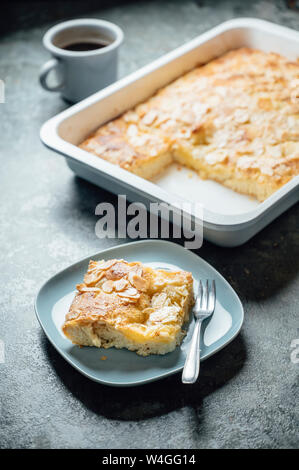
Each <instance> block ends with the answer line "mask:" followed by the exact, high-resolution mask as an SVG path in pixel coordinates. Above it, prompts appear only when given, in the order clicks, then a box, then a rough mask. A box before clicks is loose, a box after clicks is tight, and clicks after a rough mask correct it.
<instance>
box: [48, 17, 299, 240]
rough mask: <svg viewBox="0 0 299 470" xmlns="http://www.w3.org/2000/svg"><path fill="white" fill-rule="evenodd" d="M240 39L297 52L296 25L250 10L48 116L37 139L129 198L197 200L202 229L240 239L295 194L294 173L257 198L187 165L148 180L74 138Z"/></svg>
mask: <svg viewBox="0 0 299 470" xmlns="http://www.w3.org/2000/svg"><path fill="white" fill-rule="evenodd" d="M243 46H248V47H253V48H258V49H262V50H264V51H267V52H270V51H274V52H278V53H280V54H283V55H284V56H287V57H289V58H290V59H297V57H298V56H299V33H297V32H296V31H293V30H291V29H288V28H285V27H282V26H278V25H275V24H272V23H269V22H266V21H262V20H256V19H250V18H249V19H247V18H243V19H236V20H231V21H227V22H225V23H222V24H221V25H219V26H217V27H216V28H213V29H212V30H210V31H209V32H207V33H204V34H202V35H200V36H198V37H197V38H195V39H193V40H192V41H190V42H188V43H187V44H185V45H183V46H181V47H179V48H178V49H176V50H174V51H172V52H170V53H169V54H166V55H165V56H163V57H161V58H160V59H158V60H156V61H154V62H152V63H151V64H149V65H147V66H145V67H143V68H142V69H140V70H138V71H137V72H134V73H133V74H131V75H129V76H127V77H125V78H123V79H122V80H119V81H118V82H116V83H114V84H113V85H111V86H109V87H107V88H105V89H104V90H101V91H99V92H98V93H95V94H94V95H92V96H90V97H89V98H87V99H85V100H83V101H81V102H80V103H78V104H76V105H74V106H72V107H71V108H69V109H67V110H66V111H64V112H62V113H60V114H58V115H57V116H55V117H54V118H52V119H50V120H49V121H47V122H46V123H45V124H44V125H43V126H42V129H41V140H42V141H43V143H44V144H45V145H47V146H48V147H50V148H52V149H53V150H55V151H57V152H59V153H61V154H62V155H64V156H65V157H66V161H67V164H68V166H69V167H70V168H71V169H72V170H73V171H74V172H75V173H76V174H77V175H79V176H81V177H83V178H85V179H87V180H89V181H91V182H92V183H94V184H96V185H98V186H100V187H102V188H104V189H107V190H109V191H112V192H113V193H115V194H126V195H127V198H128V199H129V200H131V201H136V200H138V201H141V202H144V203H146V204H147V205H148V203H149V202H153V201H155V202H156V201H164V202H166V203H169V204H170V205H171V206H172V207H175V205H176V203H177V202H179V201H183V200H185V201H186V200H190V199H191V200H193V201H195V200H196V201H199V202H202V203H203V207H204V211H203V230H204V232H203V233H204V237H205V238H206V239H207V240H210V241H211V242H214V243H216V244H218V245H222V246H237V245H241V244H242V243H244V242H246V241H247V240H249V239H250V238H251V237H252V236H253V235H255V234H256V233H257V232H258V231H260V230H261V229H262V228H263V227H265V226H266V225H267V224H268V223H269V222H271V221H272V220H273V219H274V218H276V217H277V216H279V215H280V214H281V213H282V212H283V211H285V210H286V209H288V208H289V207H290V206H291V205H293V204H294V203H295V202H297V201H298V200H299V176H297V177H295V178H293V179H292V181H290V182H289V183H288V184H286V185H285V186H284V187H283V188H281V189H280V190H279V191H277V192H276V193H275V194H273V195H272V196H271V197H269V198H268V199H267V200H266V201H264V202H263V203H258V202H256V201H253V200H252V199H250V198H248V197H246V196H242V195H240V194H237V193H235V192H233V191H231V190H229V189H226V188H224V187H222V186H221V185H220V184H218V183H215V182H212V181H202V180H199V178H197V177H193V178H190V170H188V172H187V171H181V172H178V171H176V172H175V173H174V171H173V170H172V169H169V171H168V173H167V174H165V175H163V177H161V178H157V179H156V180H155V181H153V182H150V181H146V180H144V179H142V178H140V177H138V176H136V175H134V174H132V173H129V172H127V171H125V170H123V169H122V168H119V167H118V166H116V165H112V164H110V163H108V162H106V161H104V160H102V159H101V158H99V157H97V156H95V155H92V154H90V153H87V152H85V151H84V150H81V149H80V148H78V147H77V146H76V145H77V144H78V143H80V142H81V141H82V140H83V139H84V138H85V137H86V136H87V135H88V134H90V133H91V132H92V131H93V130H95V129H96V128H97V127H99V126H100V125H101V124H103V123H104V122H106V121H109V120H110V119H112V118H114V117H116V116H117V115H119V114H120V113H122V112H124V111H126V110H127V109H129V108H131V107H132V106H134V105H135V104H137V103H139V102H141V101H143V100H144V99H146V98H148V97H149V96H151V95H152V94H153V93H154V92H155V91H156V90H157V89H159V88H161V87H163V86H165V85H166V84H167V83H169V82H171V81H172V80H174V79H175V78H177V77H179V76H180V75H182V74H183V73H184V72H186V71H188V70H190V69H192V68H193V67H194V66H195V65H197V64H198V63H206V62H208V61H210V60H212V59H213V58H215V57H217V56H219V55H221V54H223V53H225V52H227V51H228V50H231V49H236V48H239V47H243Z"/></svg>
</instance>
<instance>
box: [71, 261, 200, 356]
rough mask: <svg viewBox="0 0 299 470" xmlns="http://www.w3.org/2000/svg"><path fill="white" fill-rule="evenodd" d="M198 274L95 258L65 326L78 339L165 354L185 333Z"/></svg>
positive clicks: (83, 342)
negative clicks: (194, 279)
mask: <svg viewBox="0 0 299 470" xmlns="http://www.w3.org/2000/svg"><path fill="white" fill-rule="evenodd" d="M193 302H194V295H193V278H192V275H191V273H189V272H186V271H176V272H174V271H165V270H163V269H153V268H151V267H148V266H144V265H142V264H141V263H139V262H133V263H128V262H126V261H124V260H117V259H112V260H108V261H104V260H101V261H90V263H89V267H88V270H87V273H86V274H85V276H84V282H83V283H82V284H79V285H78V286H77V293H76V295H75V298H74V300H73V302H72V304H71V307H70V309H69V312H68V313H67V315H66V318H65V322H64V324H63V327H62V330H63V332H64V334H65V335H66V336H67V337H68V338H69V339H70V340H71V341H72V342H73V343H75V344H78V345H80V346H97V347H101V348H110V347H116V348H127V349H129V350H131V351H136V352H137V354H140V355H142V356H147V355H149V354H165V353H168V352H170V351H173V350H174V349H175V347H176V346H178V345H179V344H180V342H181V341H182V338H183V337H184V332H183V330H182V326H183V324H184V323H185V322H186V321H187V320H188V318H189V311H190V309H191V307H192V305H193Z"/></svg>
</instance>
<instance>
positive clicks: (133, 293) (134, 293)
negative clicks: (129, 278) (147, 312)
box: [117, 287, 140, 299]
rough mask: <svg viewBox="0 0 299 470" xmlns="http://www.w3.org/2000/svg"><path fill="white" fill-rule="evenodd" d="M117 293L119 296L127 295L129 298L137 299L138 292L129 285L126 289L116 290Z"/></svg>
mask: <svg viewBox="0 0 299 470" xmlns="http://www.w3.org/2000/svg"><path fill="white" fill-rule="evenodd" d="M117 295H119V296H120V297H128V298H129V299H139V297H140V294H139V293H138V291H137V290H136V289H134V287H129V288H128V289H126V290H124V291H122V292H118V293H117Z"/></svg>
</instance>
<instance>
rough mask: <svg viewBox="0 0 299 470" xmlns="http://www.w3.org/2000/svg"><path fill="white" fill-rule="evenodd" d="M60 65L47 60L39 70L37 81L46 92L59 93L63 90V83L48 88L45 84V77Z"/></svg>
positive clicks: (54, 61) (55, 60)
mask: <svg viewBox="0 0 299 470" xmlns="http://www.w3.org/2000/svg"><path fill="white" fill-rule="evenodd" d="M59 66H60V63H59V61H58V60H57V59H51V60H48V62H46V63H45V64H44V65H43V66H42V67H41V69H40V72H39V81H40V84H41V86H42V87H43V88H44V89H45V90H47V91H59V90H61V89H62V88H63V85H64V83H63V82H61V83H59V84H58V85H54V86H49V85H48V82H47V76H48V74H49V72H51V70H54V69H55V68H58V67H59Z"/></svg>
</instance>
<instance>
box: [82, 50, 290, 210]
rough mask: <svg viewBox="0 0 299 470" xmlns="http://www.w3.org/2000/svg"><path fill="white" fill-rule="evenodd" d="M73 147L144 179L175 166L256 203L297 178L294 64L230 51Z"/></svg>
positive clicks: (279, 58) (270, 56)
mask: <svg viewBox="0 0 299 470" xmlns="http://www.w3.org/2000/svg"><path fill="white" fill-rule="evenodd" d="M80 147H81V148H82V149H84V150H87V151H88V152H91V153H94V154H95V155H98V156H99V157H101V158H103V159H105V160H107V161H109V162H111V163H114V164H117V165H120V166H121V167H122V168H124V169H126V170H128V171H131V172H133V173H135V174H137V175H138V176H141V177H143V178H146V179H151V178H153V177H154V176H157V175H159V174H160V173H161V172H162V170H163V169H164V168H165V167H167V166H168V165H169V164H170V163H171V162H173V161H175V162H179V163H180V164H183V165H186V166H187V167H189V168H191V169H193V170H195V171H196V172H198V174H199V176H200V177H201V178H204V179H206V178H209V179H212V180H215V181H217V182H220V183H222V184H224V185H225V186H227V187H229V188H231V189H233V190H235V191H238V192H240V193H243V194H247V195H250V196H254V197H256V198H257V199H258V200H260V201H263V200H265V199H266V198H267V197H269V196H270V195H271V194H272V193H274V192H275V191H276V190H277V189H279V188H280V187H281V186H283V185H284V184H285V183H287V182H288V181H290V179H291V178H293V177H294V176H296V175H298V174H299V62H292V61H290V60H288V59H287V58H284V57H282V56H280V55H278V54H275V53H265V52H262V51H259V50H253V49H249V48H241V49H237V50H233V51H231V52H228V53H226V54H224V55H223V56H221V57H220V58H218V59H215V60H212V61H211V62H209V63H207V64H206V65H202V66H198V67H196V68H195V69H193V70H192V71H191V72H188V73H186V74H185V75H183V76H182V77H180V78H179V79H177V80H175V81H174V82H172V83H171V84H170V85H168V86H166V87H164V88H163V89H161V90H160V91H158V92H157V93H156V94H155V95H154V96H153V97H151V98H150V99H148V100H147V101H146V102H144V103H141V104H139V105H137V106H136V107H135V108H134V109H133V110H130V111H127V112H126V113H124V114H123V115H122V116H121V117H119V118H117V119H115V120H113V121H111V122H110V123H108V124H105V125H103V126H102V127H100V128H99V129H98V130H97V131H96V132H95V133H93V134H92V135H91V136H90V137H89V138H88V139H86V140H85V141H84V142H82V143H81V144H80Z"/></svg>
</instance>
